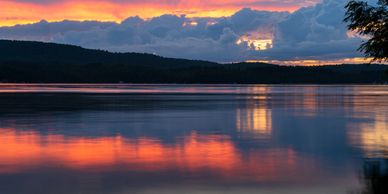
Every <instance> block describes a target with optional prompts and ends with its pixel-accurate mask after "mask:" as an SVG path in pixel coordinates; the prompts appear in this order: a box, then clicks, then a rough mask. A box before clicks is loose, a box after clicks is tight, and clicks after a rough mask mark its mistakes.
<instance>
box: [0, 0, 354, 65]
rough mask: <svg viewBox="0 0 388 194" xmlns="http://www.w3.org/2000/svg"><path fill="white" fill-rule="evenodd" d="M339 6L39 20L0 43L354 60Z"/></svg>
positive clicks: (1, 33)
mask: <svg viewBox="0 0 388 194" xmlns="http://www.w3.org/2000/svg"><path fill="white" fill-rule="evenodd" d="M345 3H346V0H324V1H323V2H322V3H319V4H316V5H314V6H310V7H305V8H301V9H299V10H298V11H296V12H294V13H291V14H290V13H288V12H272V11H257V10H253V9H249V8H245V9H242V10H240V11H238V12H236V13H235V14H233V15H232V16H230V17H218V18H211V17H201V18H196V17H188V16H185V15H180V16H177V15H169V14H167V15H162V16H159V17H153V18H151V19H142V18H140V17H129V18H127V19H125V20H124V21H122V22H121V23H112V22H97V21H86V22H77V21H62V22H46V21H41V22H39V23H35V24H30V25H18V26H14V27H2V28H0V38H2V39H19V40H42V41H50V42H57V43H66V44H74V45H80V46H83V47H86V48H97V49H104V50H110V51H115V52H145V53H155V54H158V55H162V56H166V57H177V58H187V59H201V60H211V61H218V62H232V61H244V60H299V59H314V60H326V59H330V60H332V59H342V58H349V57H359V56H361V54H360V53H359V52H357V51H356V49H357V47H358V45H359V44H360V42H361V39H360V38H358V37H350V36H348V31H347V29H346V24H345V23H343V22H342V20H343V17H344V11H345V10H344V5H345ZM242 37H244V38H245V39H243V41H241V40H242ZM237 42H238V43H239V44H236V43H237ZM271 43H272V44H271ZM258 48H260V49H261V50H258Z"/></svg>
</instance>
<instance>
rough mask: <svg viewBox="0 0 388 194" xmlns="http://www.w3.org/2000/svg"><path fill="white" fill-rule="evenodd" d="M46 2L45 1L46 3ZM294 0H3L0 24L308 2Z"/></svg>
mask: <svg viewBox="0 0 388 194" xmlns="http://www.w3.org/2000/svg"><path fill="white" fill-rule="evenodd" d="M47 2H49V3H47ZM310 4H311V1H309V2H308V3H303V1H299V0H294V1H290V2H288V3H284V2H273V1H269V0H259V1H257V0H237V1H236V0H225V1H217V0H210V1H206V2H204V1H200V0H188V1H180V0H176V1H174V2H170V3H168V2H166V1H159V0H144V1H139V0H128V1H123V0H121V1H119V0H86V1H84V0H82V1H81V0H62V1H57V2H53V1H41V2H39V1H33V2H29V1H28V0H23V1H17V0H3V1H1V2H0V7H1V11H0V26H11V25H15V24H26V23H33V22H37V21H39V20H42V19H45V20H47V21H61V20H65V19H68V20H99V21H115V22H120V21H122V20H124V19H125V18H127V17H129V16H135V15H137V16H140V17H142V18H150V17H155V16H159V15H163V14H176V15H180V14H185V15H187V16H189V17H221V16H229V15H232V14H233V13H235V12H236V11H238V10H239V9H242V8H244V7H250V8H252V9H258V10H270V11H295V10H296V9H298V8H300V7H301V6H306V5H310Z"/></svg>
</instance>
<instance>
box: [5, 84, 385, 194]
mask: <svg viewBox="0 0 388 194" xmlns="http://www.w3.org/2000/svg"><path fill="white" fill-rule="evenodd" d="M387 151H388V86H379V85H368V86H367V85H365V86H363V85H346V86H340V85H333V86H319V85H289V86H282V85H126V84H119V85H106V84H94V85H88V84H0V193H1V194H26V193H28V194H70V193H79V194H81V193H82V194H100V193H101V194H127V193H128V194H129V193H130V194H133V193H134V194H137V193H142V194H143V193H145V194H149V193H158V194H175V193H176V194H178V193H179V194H180V193H187V194H191V193H206V194H210V193H226V194H229V193H268V194H272V193H273V194H275V193H276V194H282V193H292V194H293V193H295V194H303V193H306V194H310V193H314V194H324V193H325V194H326V193H327V194H336V193H339V194H342V193H362V192H369V193H379V192H380V191H381V189H386V188H385V187H387V186H381V185H382V184H384V183H387V182H386V176H387V174H386V173H387V171H388V170H387V169H388V165H387V164H388V162H387V158H388V152H387ZM371 177H372V178H373V177H374V178H373V180H377V181H380V182H377V183H376V181H374V182H373V184H371V181H370V180H372V178H371ZM381 177H382V178H381ZM382 181H385V182H382ZM376 184H380V185H377V186H376ZM371 185H372V186H371ZM374 187H379V189H380V190H378V191H377V190H376V189H373V188H374ZM385 191H387V190H385Z"/></svg>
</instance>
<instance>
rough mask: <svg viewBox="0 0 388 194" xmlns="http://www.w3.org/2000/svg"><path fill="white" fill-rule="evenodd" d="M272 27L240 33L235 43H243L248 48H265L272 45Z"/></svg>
mask: <svg viewBox="0 0 388 194" xmlns="http://www.w3.org/2000/svg"><path fill="white" fill-rule="evenodd" d="M272 31H273V29H272V28H271V27H265V28H264V27H263V28H260V29H257V30H256V31H253V32H250V33H248V34H245V35H242V36H241V37H240V38H239V39H238V40H237V41H236V44H238V45H241V44H245V45H247V47H248V48H249V49H250V50H267V49H270V48H272V46H273V32H272Z"/></svg>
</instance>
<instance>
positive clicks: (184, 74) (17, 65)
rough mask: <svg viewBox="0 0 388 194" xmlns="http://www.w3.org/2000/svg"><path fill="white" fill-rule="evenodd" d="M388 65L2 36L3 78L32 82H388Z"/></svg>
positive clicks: (0, 62) (0, 68)
mask: <svg viewBox="0 0 388 194" xmlns="http://www.w3.org/2000/svg"><path fill="white" fill-rule="evenodd" d="M387 70H388V66H385V65H340V66H321V67H290V66H277V65H271V64H265V63H234V64H218V63H212V62H207V61H195V60H184V59H172V58H163V57H159V56H155V55H150V54H137V53H110V52H106V51H100V50H90V49H83V48H81V47H76V46H70V45H60V44H52V43H40V42H26V41H8V40H0V81H2V82H19V83H20V82H28V83H119V82H123V83H242V84H253V83H266V84H267V83H273V84H282V83H324V84H333V83H384V82H386V81H387V78H386V75H385V71H387Z"/></svg>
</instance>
